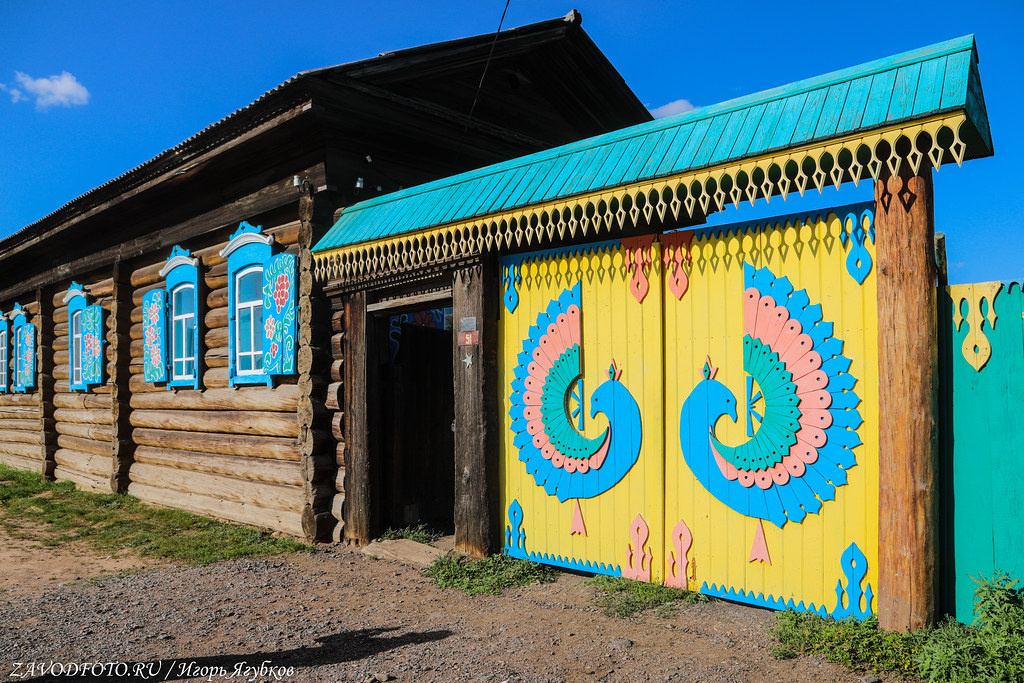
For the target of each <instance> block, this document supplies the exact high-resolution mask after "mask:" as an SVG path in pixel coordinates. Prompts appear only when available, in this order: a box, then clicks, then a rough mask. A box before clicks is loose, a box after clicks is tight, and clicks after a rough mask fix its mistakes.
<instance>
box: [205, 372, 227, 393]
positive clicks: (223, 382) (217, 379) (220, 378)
mask: <svg viewBox="0 0 1024 683" xmlns="http://www.w3.org/2000/svg"><path fill="white" fill-rule="evenodd" d="M228 385H229V381H228V369H227V368H226V367H223V368H209V369H207V371H206V372H204V373H203V386H204V387H206V388H207V389H223V388H224V387H227V386H228Z"/></svg>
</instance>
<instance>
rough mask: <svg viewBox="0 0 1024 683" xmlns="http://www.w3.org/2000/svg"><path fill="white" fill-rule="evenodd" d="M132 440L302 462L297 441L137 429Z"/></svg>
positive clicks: (160, 445) (224, 453)
mask: <svg viewBox="0 0 1024 683" xmlns="http://www.w3.org/2000/svg"><path fill="white" fill-rule="evenodd" d="M132 439H133V440H134V441H135V443H136V444H138V445H140V446H153V447H155V448H169V449H174V450H185V451H193V452H196V453H214V454H218V455H244V456H248V457H250V458H253V459H255V458H269V459H272V460H288V461H292V462H298V461H299V459H300V458H301V455H300V453H299V446H298V444H297V443H296V442H295V439H288V438H282V437H274V436H240V435H234V434H197V433H195V432H184V431H174V430H169V429H136V430H134V432H133V433H132Z"/></svg>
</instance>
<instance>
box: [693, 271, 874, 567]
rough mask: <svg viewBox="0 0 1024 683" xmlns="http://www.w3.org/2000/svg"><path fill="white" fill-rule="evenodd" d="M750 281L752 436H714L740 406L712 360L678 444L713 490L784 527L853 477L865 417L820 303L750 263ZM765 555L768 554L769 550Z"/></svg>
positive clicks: (746, 315)
mask: <svg viewBox="0 0 1024 683" xmlns="http://www.w3.org/2000/svg"><path fill="white" fill-rule="evenodd" d="M744 284H745V291H744V295H743V296H744V301H743V326H744V332H745V335H744V337H743V369H744V370H745V371H746V373H747V375H748V376H747V383H746V384H747V404H746V411H747V436H748V437H749V439H748V440H747V441H746V442H744V443H742V444H740V445H738V446H729V445H726V444H724V443H722V442H721V441H720V440H719V439H718V437H717V436H716V434H715V425H716V424H717V423H718V421H719V419H721V418H722V417H723V416H726V415H727V416H729V418H731V419H732V420H733V422H735V421H736V419H737V405H738V404H737V401H736V397H735V396H734V395H733V393H732V392H731V391H730V390H729V389H728V388H726V386H725V385H724V384H722V383H721V382H719V381H718V380H716V379H715V371H716V369H715V368H713V367H711V363H710V359H709V361H708V363H707V364H706V365H705V367H704V380H703V381H701V382H699V383H698V384H697V386H696V387H695V388H694V389H693V391H691V392H690V394H689V396H687V398H686V401H685V402H684V403H683V408H682V412H681V415H680V418H679V443H680V446H681V447H682V451H683V457H684V458H685V459H686V464H687V465H688V466H689V467H690V470H691V471H692V472H693V475H694V476H695V477H696V478H697V480H698V481H700V483H701V484H702V485H703V486H704V488H706V489H707V490H708V492H710V493H711V494H712V495H713V496H715V498H717V499H718V500H719V501H721V502H722V503H723V504H725V505H727V506H728V507H730V508H732V509H733V510H735V511H736V512H739V513H740V514H742V515H746V516H749V517H756V518H758V519H760V520H769V521H771V522H772V523H773V524H775V525H776V526H778V527H779V528H782V527H783V526H784V525H785V524H786V522H788V521H792V522H796V523H800V522H802V521H803V520H804V518H805V517H806V515H808V514H817V513H818V512H819V511H820V510H821V506H822V502H823V501H830V500H834V499H835V490H836V487H837V486H844V485H846V482H847V475H846V470H848V469H850V468H852V467H854V466H855V465H856V464H857V460H856V457H855V454H854V452H853V449H854V448H855V447H856V446H858V445H860V443H861V441H860V438H859V437H858V436H857V432H856V431H855V430H856V429H857V427H859V426H860V424H861V422H862V420H861V417H860V413H859V412H858V411H857V405H858V404H859V403H860V398H859V397H858V396H857V394H856V393H855V392H854V391H853V387H854V385H855V384H856V382H857V380H856V378H854V377H853V376H852V375H850V374H849V372H848V371H849V368H850V360H849V359H848V358H846V357H845V356H843V355H842V351H843V342H842V340H840V339H837V338H836V337H834V336H832V332H833V324H832V323H831V322H826V321H824V320H822V311H821V306H820V305H819V304H815V305H810V300H809V298H808V296H807V293H806V291H805V290H797V291H794V289H793V286H792V285H791V284H790V282H789V280H788V279H787V278H776V277H775V275H774V274H773V273H772V272H771V271H770V270H768V269H767V268H761V269H754V268H753V267H752V266H750V265H749V264H744ZM759 409H760V410H759ZM755 423H757V427H756V429H755ZM758 524H759V526H758V538H760V539H761V543H762V546H763V529H762V528H761V526H760V522H759V523H758ZM756 544H757V540H755V545H756ZM751 559H754V555H752V558H751ZM757 559H765V560H767V549H766V548H765V549H764V557H759V558H757ZM767 561H770V560H767Z"/></svg>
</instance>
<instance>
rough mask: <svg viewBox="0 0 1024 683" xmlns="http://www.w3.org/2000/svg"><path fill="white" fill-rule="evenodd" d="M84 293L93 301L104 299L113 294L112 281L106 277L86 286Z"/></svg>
mask: <svg viewBox="0 0 1024 683" xmlns="http://www.w3.org/2000/svg"><path fill="white" fill-rule="evenodd" d="M107 272H109V271H107ZM85 292H86V294H89V295H90V296H91V297H92V298H94V299H105V298H107V297H109V296H110V295H112V294H113V293H114V279H113V278H109V277H108V278H106V279H104V280H100V281H99V282H94V283H93V284H91V285H86V286H85Z"/></svg>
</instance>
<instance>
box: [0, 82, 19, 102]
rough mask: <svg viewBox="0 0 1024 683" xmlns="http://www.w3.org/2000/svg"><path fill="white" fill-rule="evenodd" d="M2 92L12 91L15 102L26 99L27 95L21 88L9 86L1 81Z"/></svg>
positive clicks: (12, 99) (0, 88)
mask: <svg viewBox="0 0 1024 683" xmlns="http://www.w3.org/2000/svg"><path fill="white" fill-rule="evenodd" d="M0 92H6V93H10V95H11V102H14V103H15V104H17V103H18V102H21V101H22V100H23V99H25V95H23V94H22V92H21V91H20V90H18V89H17V88H8V87H7V86H6V85H4V84H3V83H0Z"/></svg>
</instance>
